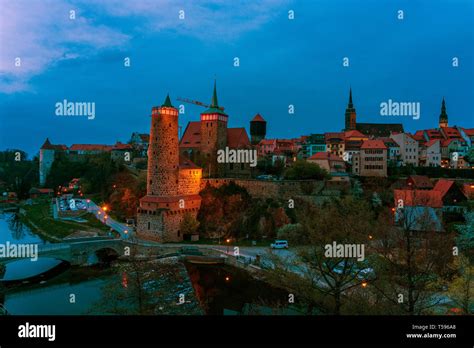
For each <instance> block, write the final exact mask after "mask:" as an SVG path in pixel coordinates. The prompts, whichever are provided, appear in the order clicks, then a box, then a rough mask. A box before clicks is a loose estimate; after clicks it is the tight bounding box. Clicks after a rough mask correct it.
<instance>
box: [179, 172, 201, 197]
mask: <svg viewBox="0 0 474 348" xmlns="http://www.w3.org/2000/svg"><path fill="white" fill-rule="evenodd" d="M201 177H202V169H201V168H199V169H179V186H178V194H179V195H197V194H199V191H200V184H201Z"/></svg>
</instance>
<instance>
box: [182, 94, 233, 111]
mask: <svg viewBox="0 0 474 348" xmlns="http://www.w3.org/2000/svg"><path fill="white" fill-rule="evenodd" d="M176 99H177V100H179V101H182V102H185V103H188V104H194V105H198V106H202V107H204V108H209V107H210V105H209V104H205V103H202V102H200V101H197V100H192V99H188V98H181V97H178V98H176ZM217 108H218V109H219V110H222V111H224V108H223V107H222V106H218V107H217Z"/></svg>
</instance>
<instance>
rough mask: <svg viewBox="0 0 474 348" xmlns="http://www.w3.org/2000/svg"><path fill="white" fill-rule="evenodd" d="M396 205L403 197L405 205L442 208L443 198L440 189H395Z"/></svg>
mask: <svg viewBox="0 0 474 348" xmlns="http://www.w3.org/2000/svg"><path fill="white" fill-rule="evenodd" d="M393 196H394V199H395V206H397V205H398V203H399V200H400V199H401V200H402V202H403V205H404V206H408V207H413V206H425V207H432V208H442V207H443V200H442V197H441V195H440V193H439V192H438V191H434V190H393Z"/></svg>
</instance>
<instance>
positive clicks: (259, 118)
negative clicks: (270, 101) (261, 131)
mask: <svg viewBox="0 0 474 348" xmlns="http://www.w3.org/2000/svg"><path fill="white" fill-rule="evenodd" d="M253 121H257V122H266V121H265V120H264V119H263V117H262V115H260V114H256V115H255V117H254V118H252V122H253Z"/></svg>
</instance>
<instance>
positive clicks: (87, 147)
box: [69, 144, 113, 152]
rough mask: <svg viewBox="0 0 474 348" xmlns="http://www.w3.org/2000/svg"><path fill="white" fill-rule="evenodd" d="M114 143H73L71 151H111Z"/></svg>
mask: <svg viewBox="0 0 474 348" xmlns="http://www.w3.org/2000/svg"><path fill="white" fill-rule="evenodd" d="M112 148H113V146H112V145H102V144H72V145H71V147H70V148H69V150H71V151H104V152H106V151H111V150H112Z"/></svg>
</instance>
